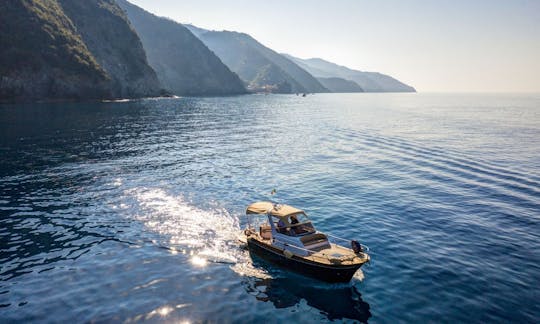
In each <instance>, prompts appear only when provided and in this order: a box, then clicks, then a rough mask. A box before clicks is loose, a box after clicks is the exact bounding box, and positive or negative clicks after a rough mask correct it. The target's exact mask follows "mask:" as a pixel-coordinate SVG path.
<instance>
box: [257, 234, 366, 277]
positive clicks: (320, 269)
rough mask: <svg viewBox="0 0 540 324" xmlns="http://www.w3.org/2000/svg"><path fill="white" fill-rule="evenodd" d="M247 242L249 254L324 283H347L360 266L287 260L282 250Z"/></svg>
mask: <svg viewBox="0 0 540 324" xmlns="http://www.w3.org/2000/svg"><path fill="white" fill-rule="evenodd" d="M247 242H248V248H249V251H250V253H254V254H255V255H257V256H259V257H261V258H263V259H265V260H268V261H270V262H272V263H274V264H277V265H279V266H282V267H284V268H287V269H289V270H292V271H294V272H297V273H300V274H303V275H306V276H309V277H312V278H315V279H318V280H322V281H326V282H349V281H350V280H351V278H352V276H353V275H354V273H355V272H356V271H357V270H358V269H359V268H360V267H361V266H362V264H355V265H324V264H320V263H317V262H313V261H310V260H306V259H304V258H301V257H298V256H292V257H291V258H287V257H286V256H285V255H284V254H283V251H282V250H280V249H277V248H274V247H272V246H269V245H267V244H264V243H261V242H260V241H258V240H255V239H252V238H248V240H247Z"/></svg>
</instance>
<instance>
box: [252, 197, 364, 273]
mask: <svg viewBox="0 0 540 324" xmlns="http://www.w3.org/2000/svg"><path fill="white" fill-rule="evenodd" d="M246 215H247V217H248V225H247V227H246V229H245V230H244V231H243V233H242V236H243V240H245V242H246V243H247V246H248V249H249V251H250V253H254V254H255V255H258V256H260V257H262V258H263V259H266V260H269V261H271V262H274V263H276V264H278V265H281V266H283V267H286V268H287V269H290V270H293V271H295V272H298V273H301V274H304V275H308V276H310V277H313V278H316V279H319V280H323V281H327V282H348V281H350V280H351V278H352V276H353V275H354V273H355V272H356V271H357V270H358V269H359V268H360V267H361V266H362V265H364V264H365V263H367V262H369V255H368V254H367V253H366V251H367V250H368V249H367V247H366V246H363V245H361V244H360V243H358V242H357V241H354V240H345V239H341V238H338V237H335V236H332V235H329V234H324V233H321V232H319V231H317V230H316V229H315V227H314V226H313V224H312V223H311V221H310V219H309V218H308V217H307V215H306V213H305V212H304V211H303V210H300V209H297V208H295V207H292V206H289V205H282V204H276V203H272V202H264V201H263V202H256V203H253V204H251V205H249V206H248V207H247V209H246ZM254 215H255V216H263V217H262V218H261V217H258V218H255V219H252V216H254ZM347 245H348V246H347Z"/></svg>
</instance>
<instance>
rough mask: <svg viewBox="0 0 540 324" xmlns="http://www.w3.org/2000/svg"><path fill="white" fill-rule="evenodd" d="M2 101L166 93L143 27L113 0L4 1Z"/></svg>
mask: <svg viewBox="0 0 540 324" xmlns="http://www.w3.org/2000/svg"><path fill="white" fill-rule="evenodd" d="M0 21H1V23H0V59H1V62H2V64H1V66H0V100H2V101H35V100H64V99H74V100H84V99H104V98H134V97H143V96H155V95H159V94H160V89H161V86H160V85H159V81H158V80H157V77H156V75H155V72H154V71H153V70H152V69H151V68H150V67H149V65H148V64H147V62H146V56H145V53H144V50H143V49H142V45H141V43H140V40H139V39H138V36H137V34H136V33H135V32H134V31H133V29H132V28H131V26H130V24H129V22H128V21H127V19H126V17H125V15H124V13H123V11H122V10H121V9H120V8H119V7H118V6H117V4H116V3H115V2H114V1H113V0H9V1H1V2H0Z"/></svg>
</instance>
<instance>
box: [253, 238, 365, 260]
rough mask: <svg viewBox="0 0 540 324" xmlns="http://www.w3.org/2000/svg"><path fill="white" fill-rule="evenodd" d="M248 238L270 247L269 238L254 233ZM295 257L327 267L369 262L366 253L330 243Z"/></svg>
mask: <svg viewBox="0 0 540 324" xmlns="http://www.w3.org/2000/svg"><path fill="white" fill-rule="evenodd" d="M250 237H251V238H254V239H256V240H257V241H259V242H261V243H263V244H265V245H269V246H272V244H271V242H272V240H271V239H269V238H263V237H261V236H260V235H259V233H256V232H255V233H253V234H252V235H251V236H250ZM295 256H296V257H299V258H303V259H307V260H311V261H314V262H317V263H322V264H328V265H337V264H341V265H354V264H363V263H366V262H368V261H369V256H368V255H367V254H366V253H359V254H356V253H354V252H353V250H351V249H348V248H346V247H343V246H340V245H337V244H334V243H330V247H329V248H323V249H319V250H318V251H316V252H313V253H311V254H310V255H308V256H300V255H295Z"/></svg>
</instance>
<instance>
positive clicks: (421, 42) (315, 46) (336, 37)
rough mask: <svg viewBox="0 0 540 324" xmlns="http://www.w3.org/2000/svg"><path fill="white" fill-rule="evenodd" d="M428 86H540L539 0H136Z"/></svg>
mask: <svg viewBox="0 0 540 324" xmlns="http://www.w3.org/2000/svg"><path fill="white" fill-rule="evenodd" d="M130 1H131V2H132V3H134V4H136V5H138V6H140V7H142V8H144V9H146V10H148V11H150V12H152V13H154V14H156V15H158V16H164V17H168V18H171V19H173V20H176V21H178V22H181V23H192V24H194V25H196V26H198V27H202V28H206V29H212V30H233V31H239V32H244V33H248V34H250V35H251V36H253V37H254V38H255V39H257V40H258V41H259V42H261V43H262V44H264V45H265V46H267V47H270V48H271V49H273V50H275V51H277V52H280V53H288V54H291V55H294V56H297V57H301V58H311V57H320V58H323V59H325V60H328V61H331V62H334V63H337V64H340V65H345V66H347V67H349V68H353V69H357V70H361V71H377V72H381V73H385V74H389V75H391V76H393V77H395V78H397V79H398V80H400V81H403V82H405V83H407V84H409V85H412V86H414V87H415V88H416V89H417V90H418V91H422V92H540V0H453V1H452V0H447V1H442V0H369V1H366V0H333V1H316V0H272V1H269V0H267V1H259V0H228V1H218V0H197V1H195V0H193V1H191V0H130Z"/></svg>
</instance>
